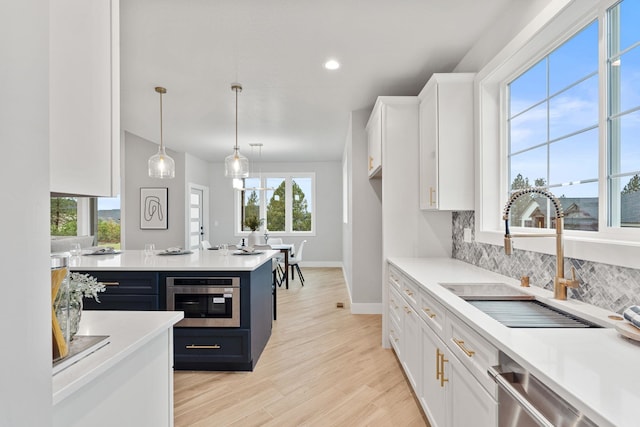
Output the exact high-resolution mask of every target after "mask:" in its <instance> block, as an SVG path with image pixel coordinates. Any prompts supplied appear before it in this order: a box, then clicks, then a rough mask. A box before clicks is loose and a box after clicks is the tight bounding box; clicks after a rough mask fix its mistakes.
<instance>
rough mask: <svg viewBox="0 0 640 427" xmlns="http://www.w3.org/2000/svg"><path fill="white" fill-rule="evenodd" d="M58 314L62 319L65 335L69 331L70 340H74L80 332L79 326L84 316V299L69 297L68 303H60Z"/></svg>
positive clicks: (61, 323) (59, 318)
mask: <svg viewBox="0 0 640 427" xmlns="http://www.w3.org/2000/svg"><path fill="white" fill-rule="evenodd" d="M56 316H57V317H58V320H59V321H60V328H61V329H62V332H63V334H64V335H65V336H67V332H68V333H69V335H68V336H69V340H70V341H71V340H73V337H74V335H75V334H77V333H78V326H79V325H80V319H81V318H82V300H81V299H80V300H78V299H76V298H69V300H68V305H67V306H65V305H64V304H60V305H59V306H58V310H56Z"/></svg>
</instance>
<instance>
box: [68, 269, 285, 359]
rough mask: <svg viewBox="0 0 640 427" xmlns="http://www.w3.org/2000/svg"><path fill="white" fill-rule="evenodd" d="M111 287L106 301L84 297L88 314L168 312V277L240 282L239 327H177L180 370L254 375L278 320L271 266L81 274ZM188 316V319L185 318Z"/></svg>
mask: <svg viewBox="0 0 640 427" xmlns="http://www.w3.org/2000/svg"><path fill="white" fill-rule="evenodd" d="M75 271H78V272H81V273H88V274H90V275H92V276H94V277H96V278H97V279H98V281H100V282H102V283H104V284H105V285H106V290H105V292H103V293H100V294H98V296H99V299H100V302H99V303H97V302H96V301H94V300H93V299H87V298H85V299H84V302H83V304H84V309H86V310H143V311H147V310H167V307H168V304H167V281H168V280H167V279H168V278H174V280H175V278H210V277H215V278H239V280H240V304H239V310H240V316H239V317H240V325H239V326H231V327H230V326H223V327H217V326H206V327H200V326H182V325H181V324H180V322H179V323H178V324H177V325H176V326H174V328H173V335H174V340H173V348H174V368H175V369H180V370H206V371H252V370H253V369H254V368H255V366H256V363H257V362H258V359H259V357H260V355H261V354H262V351H263V350H264V348H265V346H266V345H267V342H268V341H269V337H270V336H271V326H272V318H273V303H272V298H273V290H272V271H271V262H270V261H269V262H266V263H263V264H262V265H260V266H259V267H257V268H256V269H254V270H252V271H202V270H198V271H165V270H163V271H123V270H94V271H92V270H84V269H82V270H75ZM186 317H187V316H186V315H185V318H186Z"/></svg>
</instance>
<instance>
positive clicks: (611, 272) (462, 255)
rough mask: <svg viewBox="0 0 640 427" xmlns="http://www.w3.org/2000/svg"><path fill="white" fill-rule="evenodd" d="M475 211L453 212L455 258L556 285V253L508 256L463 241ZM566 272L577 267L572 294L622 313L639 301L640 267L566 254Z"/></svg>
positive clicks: (491, 247) (493, 248)
mask: <svg viewBox="0 0 640 427" xmlns="http://www.w3.org/2000/svg"><path fill="white" fill-rule="evenodd" d="M474 222H475V215H474V212H473V211H459V212H453V236H452V237H453V251H452V252H453V253H452V256H453V258H456V259H459V260H461V261H465V262H468V263H470V264H474V265H477V266H478V267H481V268H484V269H486V270H491V271H495V272H497V273H500V274H503V275H505V276H509V277H513V278H515V279H519V278H520V277H521V276H527V275H528V276H530V281H531V285H532V286H541V287H544V288H545V289H550V290H552V289H553V278H554V276H555V271H556V260H555V256H553V255H548V254H541V253H537V252H530V251H523V250H518V249H514V250H513V255H511V256H506V255H505V254H504V249H503V247H502V246H496V245H490V244H486V243H478V242H476V241H475V239H474V238H472V241H471V242H470V243H467V242H465V241H464V237H463V236H464V233H463V232H464V229H465V228H470V229H471V233H472V236H473V233H474V230H475V226H474ZM565 262H566V263H565V272H566V273H567V275H569V271H570V270H571V266H573V267H575V269H576V277H577V278H578V280H579V281H580V287H579V288H578V289H568V293H569V297H570V298H575V299H578V300H581V301H584V302H586V303H589V304H592V305H595V306H598V307H601V308H604V309H607V310H612V311H615V312H618V313H622V311H624V310H625V309H626V308H627V307H629V306H630V305H640V270H638V269H633V268H626V267H618V266H615V265H609V264H601V263H597V262H592V261H585V260H580V259H574V258H567V257H565Z"/></svg>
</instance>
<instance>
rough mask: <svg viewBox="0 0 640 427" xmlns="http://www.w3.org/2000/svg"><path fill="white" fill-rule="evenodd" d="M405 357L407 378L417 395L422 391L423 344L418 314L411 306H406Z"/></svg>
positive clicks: (404, 363)
mask: <svg viewBox="0 0 640 427" xmlns="http://www.w3.org/2000/svg"><path fill="white" fill-rule="evenodd" d="M403 310H404V312H405V315H404V327H403V329H402V332H403V334H404V335H403V341H404V358H403V361H402V365H403V367H404V370H405V373H406V374H407V378H408V379H409V382H410V383H411V386H412V387H413V390H414V392H415V393H416V395H419V393H420V384H421V383H422V377H421V376H422V346H421V344H420V334H421V332H420V324H421V320H420V318H419V317H418V314H417V313H416V312H415V311H414V310H413V309H412V308H411V307H409V306H406V305H405V306H404V307H403Z"/></svg>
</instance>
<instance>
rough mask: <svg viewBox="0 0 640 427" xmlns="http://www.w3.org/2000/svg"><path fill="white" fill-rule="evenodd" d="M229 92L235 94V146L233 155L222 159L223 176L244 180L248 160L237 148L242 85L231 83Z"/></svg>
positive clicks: (246, 174) (246, 173)
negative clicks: (239, 97) (239, 102)
mask: <svg viewBox="0 0 640 427" xmlns="http://www.w3.org/2000/svg"><path fill="white" fill-rule="evenodd" d="M231 90H232V91H234V92H235V93H236V145H235V146H234V147H233V154H231V155H229V156H227V157H226V158H225V159H224V175H225V176H226V177H229V178H234V179H237V178H246V177H248V176H249V159H247V158H246V157H245V156H243V155H242V154H240V149H239V148H238V92H242V85H240V84H239V83H233V84H232V85H231Z"/></svg>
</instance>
